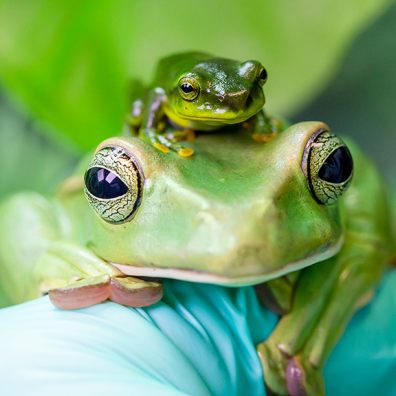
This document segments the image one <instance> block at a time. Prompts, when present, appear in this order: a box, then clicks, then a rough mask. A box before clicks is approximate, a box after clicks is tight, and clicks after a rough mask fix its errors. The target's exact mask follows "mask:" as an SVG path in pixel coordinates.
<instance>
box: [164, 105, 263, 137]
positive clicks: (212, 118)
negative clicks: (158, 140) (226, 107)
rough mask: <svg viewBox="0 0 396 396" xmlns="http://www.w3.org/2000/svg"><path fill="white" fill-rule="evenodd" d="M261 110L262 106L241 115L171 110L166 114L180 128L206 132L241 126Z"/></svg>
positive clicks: (166, 111)
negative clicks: (229, 126)
mask: <svg viewBox="0 0 396 396" xmlns="http://www.w3.org/2000/svg"><path fill="white" fill-rule="evenodd" d="M261 108H262V106H260V107H257V108H252V109H249V111H246V110H245V111H243V112H240V113H227V114H216V113H211V114H210V115H208V113H202V114H200V113H199V112H196V113H194V114H189V113H183V112H181V111H170V110H169V109H165V113H166V115H167V117H168V118H169V119H170V120H171V122H172V123H173V124H175V125H176V126H178V127H182V128H192V129H196V130H202V131H206V130H212V129H218V128H221V127H222V126H224V125H233V124H240V123H242V122H244V121H246V120H248V119H249V118H251V117H253V116H254V115H255V114H257V113H258V112H259V111H260V110H261Z"/></svg>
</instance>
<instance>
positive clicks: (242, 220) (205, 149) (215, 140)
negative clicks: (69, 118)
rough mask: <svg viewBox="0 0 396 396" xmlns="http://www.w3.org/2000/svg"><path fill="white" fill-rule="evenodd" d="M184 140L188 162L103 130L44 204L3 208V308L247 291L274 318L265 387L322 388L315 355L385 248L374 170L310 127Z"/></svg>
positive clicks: (16, 199)
mask: <svg viewBox="0 0 396 396" xmlns="http://www.w3.org/2000/svg"><path fill="white" fill-rule="evenodd" d="M186 144H187V145H188V146H189V147H191V149H193V150H194V151H195V152H196V155H194V156H192V157H190V158H189V159H185V158H181V157H179V156H175V155H167V154H165V153H162V152H161V151H159V150H157V149H156V148H154V147H153V146H152V145H151V144H149V143H147V142H145V141H143V140H142V139H140V138H138V137H122V138H111V139H108V140H106V141H104V142H103V143H101V144H100V145H99V147H98V148H97V150H96V152H95V154H94V155H93V156H91V158H89V161H85V163H84V164H82V166H81V169H80V171H79V172H77V174H76V175H75V176H73V177H71V178H70V179H68V180H66V181H65V183H64V184H63V185H62V186H61V187H60V189H59V191H58V193H57V194H56V196H55V197H54V198H52V199H47V198H44V197H43V196H40V195H38V194H36V193H20V194H18V195H16V196H13V197H11V198H10V199H8V200H7V201H5V202H3V203H2V204H1V206H0V223H1V227H2V229H3V236H2V238H1V240H0V265H1V272H2V276H1V288H2V289H3V293H4V294H5V295H6V296H7V297H8V299H9V303H10V304H15V303H20V302H22V301H26V300H29V299H33V298H36V297H38V296H40V295H41V294H42V293H45V292H49V295H50V298H51V300H52V302H53V303H54V304H55V305H57V306H59V307H61V308H65V309H72V308H78V307H83V306H87V305H91V304H96V303H99V302H101V301H104V300H106V299H111V300H113V301H116V302H119V303H121V304H126V305H130V306H136V307H138V306H146V305H150V304H153V303H155V302H156V301H158V300H159V299H160V298H161V295H162V294H161V293H162V288H161V283H160V281H159V280H158V279H159V278H164V277H170V278H176V279H181V280H187V281H192V282H203V283H215V284H221V285H224V286H234V287H235V286H241V285H256V288H257V291H258V293H259V296H260V298H262V300H263V302H264V303H266V304H268V305H270V306H271V307H272V308H274V309H276V310H277V311H278V312H279V313H280V314H281V318H280V321H279V323H278V325H277V327H276V329H275V330H274V332H273V333H272V335H271V336H270V337H269V338H268V339H267V340H266V341H265V342H263V343H260V344H259V345H258V346H257V350H258V353H259V356H260V358H261V361H262V365H263V368H264V372H265V380H266V385H267V387H268V388H269V389H271V391H272V392H274V393H276V394H280V395H285V394H291V395H293V396H296V395H303V394H307V395H321V394H323V382H322V381H323V380H322V375H321V369H322V367H323V365H324V362H325V360H326V358H327V356H328V354H329V352H330V351H331V349H332V347H333V346H334V344H335V343H336V341H337V339H338V338H339V337H340V335H341V333H342V331H343V329H344V328H345V326H346V324H347V323H348V320H349V319H350V317H351V316H352V315H353V313H354V311H355V310H356V309H357V307H358V306H360V305H362V304H364V303H365V302H367V301H368V300H369V298H370V295H371V294H372V292H373V290H374V289H375V287H376V284H377V282H378V281H379V279H380V277H381V275H382V273H383V271H384V269H385V266H386V263H387V262H389V259H390V256H391V253H392V252H391V246H392V237H391V231H390V217H391V216H390V210H389V206H388V202H387V199H386V191H385V189H384V186H383V183H382V179H381V177H380V175H379V174H378V172H377V170H376V169H375V167H374V166H373V164H372V163H371V161H370V160H369V159H367V158H366V157H365V156H364V155H363V154H362V153H361V152H360V151H359V150H358V148H356V146H355V145H354V144H353V143H351V142H348V148H349V150H350V151H349V150H348V148H347V147H346V145H345V143H343V141H342V140H340V139H339V138H338V137H336V136H335V135H334V134H333V133H332V132H330V130H329V128H328V127H327V126H326V125H325V124H323V123H321V122H303V123H298V124H295V125H292V126H290V127H289V128H287V129H286V130H284V131H283V132H282V133H279V134H278V135H277V136H276V138H275V139H273V140H271V141H270V142H267V143H262V144H257V142H255V141H254V140H252V139H251V136H250V135H249V134H248V133H246V130H243V128H239V130H237V131H234V132H233V133H232V134H229V133H218V134H216V133H212V134H202V135H199V136H198V137H197V138H196V139H195V140H194V141H192V142H186ZM350 152H351V153H352V157H353V170H352V159H351V156H350ZM352 173H353V177H352ZM84 174H85V176H84ZM347 187H349V189H348V190H347ZM140 277H144V279H142V278H140ZM150 277H151V278H153V279H152V281H149V280H147V279H148V278H150Z"/></svg>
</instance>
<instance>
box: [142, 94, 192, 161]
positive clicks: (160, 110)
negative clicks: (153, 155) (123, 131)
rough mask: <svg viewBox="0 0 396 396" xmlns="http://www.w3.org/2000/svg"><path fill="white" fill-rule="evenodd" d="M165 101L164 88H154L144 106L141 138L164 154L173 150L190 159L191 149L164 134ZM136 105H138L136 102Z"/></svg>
mask: <svg viewBox="0 0 396 396" xmlns="http://www.w3.org/2000/svg"><path fill="white" fill-rule="evenodd" d="M165 101H166V94H165V91H164V90H163V89H162V88H154V89H152V90H150V91H149V93H148V95H147V98H146V100H145V102H144V104H143V109H142V112H143V115H142V124H141V126H140V129H139V136H140V137H141V138H142V139H143V140H145V141H146V142H148V143H150V144H151V145H153V146H154V147H155V148H157V149H158V150H160V151H162V152H163V153H167V152H169V150H173V151H176V152H177V153H178V154H179V155H180V156H182V157H190V156H191V155H192V154H193V153H194V151H193V150H192V149H191V148H189V147H184V146H182V145H181V144H179V143H176V142H174V141H172V140H171V139H169V138H168V137H166V136H164V134H163V132H164V128H165V126H166V123H164V116H165V115H164V103H165ZM135 104H137V103H136V102H135Z"/></svg>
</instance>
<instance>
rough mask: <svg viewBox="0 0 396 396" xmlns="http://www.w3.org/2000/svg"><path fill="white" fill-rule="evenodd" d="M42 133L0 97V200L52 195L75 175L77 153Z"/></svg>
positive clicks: (35, 125) (38, 127)
mask: <svg viewBox="0 0 396 396" xmlns="http://www.w3.org/2000/svg"><path fill="white" fill-rule="evenodd" d="M41 131H42V128H41V127H40V126H38V125H37V124H36V123H34V122H33V121H32V120H31V119H29V118H27V117H26V116H24V115H23V114H22V113H21V112H20V111H18V110H16V109H15V108H14V107H13V106H11V104H10V103H9V102H8V101H7V100H6V99H5V98H4V97H2V95H1V93H0V172H1V178H0V180H1V183H0V200H1V198H3V197H4V196H6V195H10V194H12V193H13V192H15V191H18V190H33V191H38V192H41V193H44V194H49V193H51V192H52V191H53V190H54V189H55V188H56V186H57V184H58V183H59V182H61V181H62V180H63V179H64V178H65V177H66V176H68V175H70V174H71V173H72V170H73V169H74V167H75V164H76V161H77V155H76V153H73V152H71V151H70V150H66V149H64V148H63V147H60V146H59V145H57V144H55V143H53V142H52V141H50V140H49V139H48V138H45V137H43V135H42V133H41Z"/></svg>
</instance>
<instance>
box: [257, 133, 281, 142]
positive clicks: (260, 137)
mask: <svg viewBox="0 0 396 396" xmlns="http://www.w3.org/2000/svg"><path fill="white" fill-rule="evenodd" d="M276 135H277V134H276V133H271V134H266V133H253V135H252V138H253V140H255V141H256V142H265V143H267V142H270V141H271V140H273V139H275V137H276Z"/></svg>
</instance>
